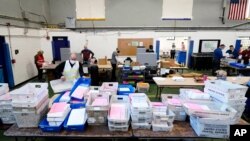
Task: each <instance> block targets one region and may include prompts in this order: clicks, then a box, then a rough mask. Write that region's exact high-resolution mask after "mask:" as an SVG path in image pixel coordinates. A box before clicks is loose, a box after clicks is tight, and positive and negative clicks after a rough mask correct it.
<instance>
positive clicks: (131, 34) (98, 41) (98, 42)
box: [41, 30, 249, 60]
mask: <svg viewBox="0 0 250 141" xmlns="http://www.w3.org/2000/svg"><path fill="white" fill-rule="evenodd" d="M43 32H44V31H41V33H43ZM44 34H45V33H43V34H42V36H43V35H44ZM48 34H49V36H50V37H52V36H68V39H69V40H70V48H71V52H80V51H81V50H82V49H83V45H84V44H85V43H86V40H88V47H89V49H91V50H92V51H93V52H94V53H95V56H96V57H97V58H103V57H105V56H107V57H108V58H110V57H111V54H112V52H113V51H114V50H115V48H116V47H117V44H118V43H117V41H118V39H119V38H153V39H154V44H153V45H154V47H155V44H156V40H159V39H162V38H166V37H169V36H176V37H190V40H194V50H193V52H194V53H197V52H198V50H199V40H200V39H220V40H221V43H223V44H225V45H226V46H227V48H228V46H229V45H231V44H232V45H235V41H236V39H237V38H238V37H239V36H247V35H249V32H247V31H246V32H244V31H241V32H237V31H196V32H168V31H165V32H164V31H163V32H155V31H142V30H138V31H96V32H95V33H93V32H82V33H80V32H76V31H70V30H50V31H49V33H48ZM41 44H42V49H44V51H45V56H46V54H47V55H48V56H46V58H49V59H51V60H52V56H50V55H52V49H51V40H45V39H42V41H41ZM186 48H188V45H186ZM227 48H226V49H225V50H224V51H226V50H227Z"/></svg>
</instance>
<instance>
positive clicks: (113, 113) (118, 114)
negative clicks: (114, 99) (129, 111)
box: [110, 103, 126, 120]
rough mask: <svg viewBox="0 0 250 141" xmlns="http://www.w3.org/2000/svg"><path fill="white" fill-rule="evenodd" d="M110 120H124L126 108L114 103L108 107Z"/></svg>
mask: <svg viewBox="0 0 250 141" xmlns="http://www.w3.org/2000/svg"><path fill="white" fill-rule="evenodd" d="M110 119H111V120H125V119H126V107H125V105H124V104H119V103H114V104H111V106H110Z"/></svg>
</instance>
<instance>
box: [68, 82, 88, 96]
mask: <svg viewBox="0 0 250 141" xmlns="http://www.w3.org/2000/svg"><path fill="white" fill-rule="evenodd" d="M87 92H88V88H87V87H84V86H81V85H79V86H78V87H77V88H76V89H75V90H74V92H73V93H72V95H71V97H74V98H76V99H82V98H83V95H84V94H87Z"/></svg>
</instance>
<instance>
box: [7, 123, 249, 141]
mask: <svg viewBox="0 0 250 141" xmlns="http://www.w3.org/2000/svg"><path fill="white" fill-rule="evenodd" d="M247 124H248V123H247V122H246V121H244V120H241V121H240V123H239V125H247ZM173 125H174V127H173V129H172V131H170V132H154V131H152V130H145V129H135V130H134V129H131V128H129V130H128V131H126V132H118V131H117V132H111V131H109V130H108V126H88V127H87V128H86V130H85V131H83V132H76V131H74V132H67V131H61V132H59V133H48V132H42V131H41V130H40V129H39V128H18V127H17V125H16V124H14V125H12V126H11V127H10V128H9V129H8V130H6V131H5V132H4V135H5V136H8V137H14V138H15V139H16V141H17V140H18V138H19V137H25V138H26V139H31V140H35V139H37V138H64V139H90V138H91V139H93V138H95V139H130V140H131V139H172V138H174V139H184V138H194V139H197V138H206V137H199V136H197V135H196V133H195V132H194V130H193V129H192V127H191V125H190V124H189V122H186V121H174V124H173Z"/></svg>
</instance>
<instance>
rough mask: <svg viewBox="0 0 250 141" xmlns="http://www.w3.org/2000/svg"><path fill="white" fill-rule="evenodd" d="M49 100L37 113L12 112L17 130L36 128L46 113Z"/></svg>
mask: <svg viewBox="0 0 250 141" xmlns="http://www.w3.org/2000/svg"><path fill="white" fill-rule="evenodd" d="M48 104H49V100H48V101H47V102H45V103H44V105H43V106H42V107H41V108H40V109H39V110H38V111H37V113H33V112H25V113H24V112H14V116H15V119H16V122H17V126H18V127H19V128H29V127H38V124H39V122H40V120H41V119H42V118H43V117H44V116H45V114H46V113H47V112H48Z"/></svg>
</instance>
